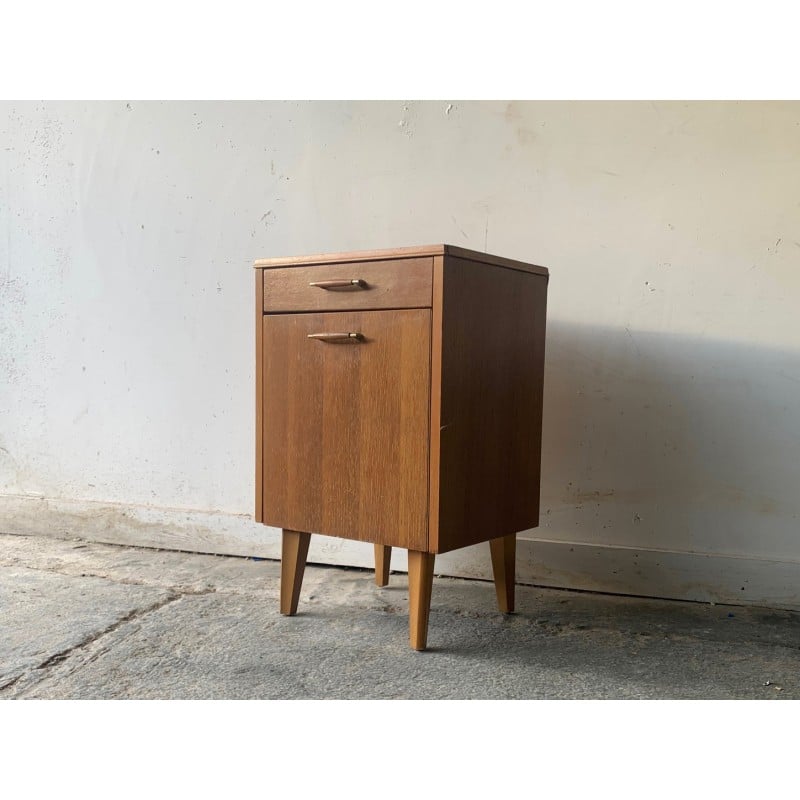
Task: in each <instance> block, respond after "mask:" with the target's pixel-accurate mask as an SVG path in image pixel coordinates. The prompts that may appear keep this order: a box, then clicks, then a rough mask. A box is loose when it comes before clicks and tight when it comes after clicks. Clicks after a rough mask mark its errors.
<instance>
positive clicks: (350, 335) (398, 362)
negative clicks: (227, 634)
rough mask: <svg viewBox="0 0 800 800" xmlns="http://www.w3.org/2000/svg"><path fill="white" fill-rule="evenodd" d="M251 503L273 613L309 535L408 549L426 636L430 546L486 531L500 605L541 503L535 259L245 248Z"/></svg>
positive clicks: (382, 564)
mask: <svg viewBox="0 0 800 800" xmlns="http://www.w3.org/2000/svg"><path fill="white" fill-rule="evenodd" d="M255 266H256V357H257V363H256V514H255V516H256V519H257V520H258V521H260V522H263V523H264V524H267V525H274V526H277V527H280V528H282V529H283V564H282V571H281V612H282V613H284V614H294V613H295V612H296V610H297V604H298V598H299V594H300V588H301V583H302V576H303V570H304V567H305V559H306V554H307V552H308V543H309V538H310V536H311V534H312V533H313V534H323V535H327V536H340V537H344V538H349V539H357V540H359V541H364V542H372V543H374V545H375V558H376V581H377V583H378V584H379V585H385V584H386V583H387V581H388V575H389V559H390V557H391V548H392V547H402V548H405V549H407V550H408V551H409V552H408V556H409V558H408V564H409V615H410V641H411V646H412V647H414V648H415V649H417V650H424V649H425V645H426V638H427V620H428V612H429V609H430V597H431V584H432V579H433V566H434V556H435V554H436V553H445V552H447V551H450V550H455V549H457V548H460V547H466V546H467V545H471V544H476V543H479V542H485V541H488V542H490V552H491V559H492V565H493V570H494V576H495V585H496V588H497V598H498V603H499V606H500V609H501V610H502V611H504V612H511V611H513V608H514V562H515V541H516V533H517V532H518V531H522V530H527V529H529V528H532V527H535V526H536V525H537V524H538V520H539V471H540V452H541V419H542V379H543V368H544V341H545V308H546V296H547V282H548V272H547V270H546V269H545V268H544V267H539V266H535V265H532V264H527V263H523V262H519V261H513V260H510V259H506V258H500V257H497V256H491V255H487V254H485V253H477V252H473V251H469V250H464V249H462V248H456V247H452V246H449V245H436V246H431V247H416V248H403V249H398V250H381V251H370V252H361V253H343V254H337V255H321V256H308V257H300V258H279V259H264V260H260V261H257V262H256V264H255Z"/></svg>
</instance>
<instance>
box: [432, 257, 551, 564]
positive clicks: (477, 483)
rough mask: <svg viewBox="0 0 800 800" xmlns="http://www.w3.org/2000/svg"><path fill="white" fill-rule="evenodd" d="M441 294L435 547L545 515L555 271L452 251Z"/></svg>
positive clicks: (502, 531)
mask: <svg viewBox="0 0 800 800" xmlns="http://www.w3.org/2000/svg"><path fill="white" fill-rule="evenodd" d="M442 293H443V294H442V332H441V365H442V366H441V377H440V385H439V386H437V385H436V382H437V377H436V375H435V374H434V390H433V397H434V400H435V399H436V396H437V395H439V403H440V411H439V414H440V419H439V430H438V431H437V430H436V429H433V430H432V431H431V435H432V437H436V436H438V437H439V442H438V448H439V468H438V495H439V509H438V525H437V526H436V527H433V526H432V527H431V532H430V536H431V542H430V549H431V550H432V551H433V552H436V553H443V552H447V551H448V550H454V549H456V548H460V547H466V546H467V545H471V544H476V543H478V542H483V541H487V540H490V539H496V538H498V537H501V536H508V535H510V534H512V533H517V532H518V531H522V530H527V529H529V528H533V527H535V526H536V525H537V524H538V521H539V476H540V459H541V420H542V381H543V371H544V337H545V307H546V294H547V278H545V277H542V276H538V275H533V274H526V273H524V272H521V271H517V270H511V269H502V268H497V267H493V266H491V265H487V264H484V263H481V262H475V261H468V260H465V259H462V258H452V257H449V256H448V257H445V259H444V266H443V280H442ZM435 315H436V312H435V311H434V316H435ZM435 341H436V333H434V342H435ZM435 358H436V356H435V355H434V359H435ZM432 417H433V418H435V412H434V413H433V414H432ZM435 450H436V445H435V444H433V443H432V445H431V452H435ZM431 482H432V486H431V491H432V493H433V492H435V491H436V490H437V486H436V483H437V478H436V476H435V475H434V474H433V473H432V478H431Z"/></svg>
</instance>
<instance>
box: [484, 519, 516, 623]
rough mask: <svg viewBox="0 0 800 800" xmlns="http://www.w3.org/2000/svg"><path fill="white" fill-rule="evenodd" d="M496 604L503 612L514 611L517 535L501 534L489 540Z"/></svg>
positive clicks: (509, 612)
mask: <svg viewBox="0 0 800 800" xmlns="http://www.w3.org/2000/svg"><path fill="white" fill-rule="evenodd" d="M489 547H490V548H491V551H492V571H493V572H494V588H495V591H496V592H497V605H498V607H499V608H500V610H501V611H502V612H503V613H504V614H511V613H513V611H514V580H515V574H514V572H515V567H516V560H517V536H516V534H513V533H512V534H511V535H510V536H501V537H500V538H499V539H492V540H491V541H490V542H489Z"/></svg>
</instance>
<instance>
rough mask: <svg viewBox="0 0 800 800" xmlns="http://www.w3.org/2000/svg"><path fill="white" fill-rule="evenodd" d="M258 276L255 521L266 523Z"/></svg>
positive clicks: (260, 275)
mask: <svg viewBox="0 0 800 800" xmlns="http://www.w3.org/2000/svg"><path fill="white" fill-rule="evenodd" d="M255 274H256V320H255V329H256V331H255V333H256V430H255V439H256V482H255V495H256V497H255V500H256V502H255V520H256V522H263V521H264V511H263V506H264V480H263V473H264V464H263V432H262V425H263V415H264V383H263V380H264V370H263V341H264V339H263V333H264V331H263V327H264V326H263V325H262V323H261V317H262V316H263V313H264V312H263V306H264V270H263V269H257V270H255Z"/></svg>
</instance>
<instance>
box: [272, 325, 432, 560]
mask: <svg viewBox="0 0 800 800" xmlns="http://www.w3.org/2000/svg"><path fill="white" fill-rule="evenodd" d="M263 325H264V328H263V334H264V339H263V358H264V401H263V402H264V416H263V420H264V422H263V437H264V439H263V458H264V471H263V476H264V477H263V481H264V482H263V506H264V522H265V523H267V524H268V525H275V526H277V527H282V528H290V529H292V530H299V531H308V532H310V533H323V534H328V535H331V536H341V537H344V538H347V539H358V540H361V541H367V542H380V543H383V544H387V545H393V546H396V547H403V548H410V549H414V550H425V549H426V548H427V541H428V438H429V400H430V332H431V318H430V310H429V309H404V310H392V311H360V312H349V313H339V312H325V313H302V314H270V315H266V316H265V317H264V321H263ZM320 334H322V335H323V336H322V337H320V336H319V335H320ZM331 334H334V335H335V334H343V335H346V334H358V335H357V336H346V337H345V338H331V337H330V335H331ZM311 337H314V338H311ZM326 337H327V338H326Z"/></svg>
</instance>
